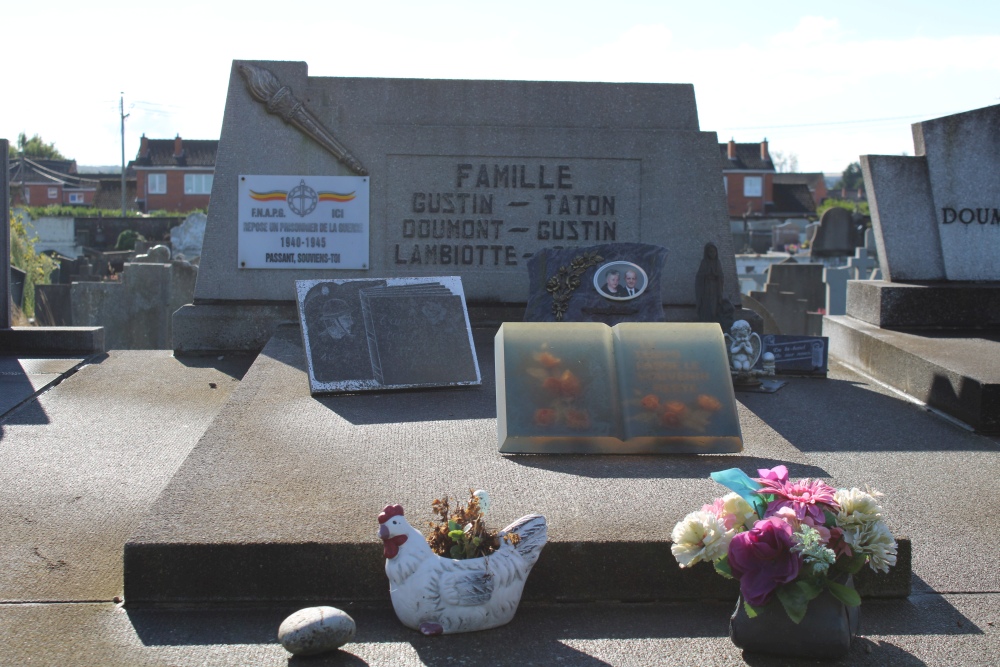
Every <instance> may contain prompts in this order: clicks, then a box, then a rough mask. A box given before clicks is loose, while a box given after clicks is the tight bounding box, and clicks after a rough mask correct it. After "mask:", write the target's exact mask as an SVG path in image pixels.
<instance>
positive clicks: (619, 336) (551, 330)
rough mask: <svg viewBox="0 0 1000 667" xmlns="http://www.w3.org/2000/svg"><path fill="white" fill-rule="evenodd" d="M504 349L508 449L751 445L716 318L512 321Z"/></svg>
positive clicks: (501, 390)
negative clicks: (744, 434) (611, 323)
mask: <svg viewBox="0 0 1000 667" xmlns="http://www.w3.org/2000/svg"><path fill="white" fill-rule="evenodd" d="M495 349H496V377H497V436H498V440H499V444H500V451H501V452H505V453H535V454H676V453H699V454H700V453H718V452H738V451H741V450H742V448H743V440H742V433H741V431H740V422H739V417H738V415H737V412H736V399H735V395H734V393H733V385H732V381H731V379H730V375H729V359H728V356H727V354H726V347H725V343H724V341H723V337H722V330H721V329H720V328H719V327H718V326H717V325H715V324H701V323H660V324H657V323H633V322H627V323H623V324H619V325H617V326H615V327H613V328H612V327H608V326H605V325H603V324H598V323H590V322H570V323H561V324H549V323H540V322H513V323H512V322H505V323H504V324H503V325H502V326H501V327H500V330H499V331H498V332H497V335H496V343H495Z"/></svg>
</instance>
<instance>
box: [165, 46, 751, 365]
mask: <svg viewBox="0 0 1000 667" xmlns="http://www.w3.org/2000/svg"><path fill="white" fill-rule="evenodd" d="M284 178H290V179H291V180H292V182H291V183H286V182H285V181H283V180H281V179H284ZM243 179H246V180H243ZM324 179H326V180H324ZM330 179H341V180H339V181H337V180H330ZM251 181H252V182H254V183H255V184H256V185H254V187H245V186H243V187H241V183H244V184H245V183H247V182H251ZM348 218H350V219H348ZM638 242H642V243H648V244H653V245H658V246H663V247H669V248H670V257H671V261H670V262H669V264H667V265H666V266H665V268H664V273H663V280H662V281H661V283H660V294H659V299H660V301H661V302H662V304H663V309H664V314H665V317H666V319H667V321H692V320H694V319H696V318H695V315H696V313H695V284H694V280H693V276H694V275H695V274H696V272H697V270H698V267H699V263H700V262H701V259H702V252H703V248H704V246H705V244H706V243H713V244H715V246H716V247H717V248H718V254H719V259H720V262H721V267H722V272H723V275H724V278H725V280H724V282H723V284H724V289H725V291H726V293H725V294H724V295H723V296H724V297H726V298H727V299H729V301H730V302H731V303H732V304H734V305H737V306H738V305H739V303H740V301H739V282H738V281H737V279H736V267H735V259H734V255H733V249H732V235H731V234H730V233H729V221H728V216H727V213H726V207H725V193H724V191H723V186H722V181H721V179H720V178H718V143H717V137H716V135H715V133H713V132H703V131H701V129H700V128H699V126H698V118H697V109H696V106H695V99H694V90H693V87H692V86H690V85H687V84H683V85H678V84H617V83H616V84H610V83H569V82H528V81H450V80H449V81H438V80H407V79H365V78H344V77H314V76H309V75H308V70H307V65H306V63H303V62H272V61H254V62H251V61H235V62H234V63H233V67H232V72H231V74H230V80H229V91H228V96H227V101H226V110H225V115H224V119H223V127H222V135H221V137H220V141H219V151H218V158H217V162H216V171H215V179H214V182H213V191H212V206H211V209H210V211H209V215H208V222H207V225H206V229H205V238H204V244H203V247H202V259H201V265H200V272H199V276H198V283H197V286H196V288H195V295H194V302H193V304H191V305H189V306H185V307H184V308H181V309H180V310H179V311H178V312H177V313H176V315H175V317H174V329H173V333H174V348H175V351H177V352H178V353H185V352H188V353H212V352H217V351H226V350H245V351H259V350H260V349H261V348H263V346H264V344H265V343H266V342H267V340H268V338H270V336H271V334H272V332H273V331H274V328H275V326H276V325H277V324H278V323H279V322H282V321H294V320H295V319H296V318H295V305H294V304H295V281H296V280H317V279H333V278H337V279H346V278H364V279H371V278H393V277H421V276H445V275H449V276H450V275H455V276H459V277H461V279H462V284H463V286H464V288H465V294H466V299H467V301H468V303H469V307H470V315H471V316H472V317H473V324H474V325H475V324H476V322H477V321H482V322H490V323H492V324H494V325H495V324H496V323H497V322H499V321H501V320H503V319H520V316H519V315H518V316H514V317H512V316H511V315H512V312H516V311H515V310H514V309H512V308H510V306H511V305H514V306H515V307H517V309H518V310H519V309H520V307H523V305H524V303H525V300H526V298H527V295H528V292H529V289H528V271H527V270H526V268H527V263H528V261H529V260H530V259H531V258H532V257H533V256H534V255H535V254H536V253H538V252H540V251H541V250H543V249H545V248H553V247H556V248H558V247H561V248H573V247H586V246H592V245H595V244H604V243H638ZM241 253H249V254H247V256H246V257H241Z"/></svg>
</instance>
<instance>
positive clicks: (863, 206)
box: [816, 197, 871, 218]
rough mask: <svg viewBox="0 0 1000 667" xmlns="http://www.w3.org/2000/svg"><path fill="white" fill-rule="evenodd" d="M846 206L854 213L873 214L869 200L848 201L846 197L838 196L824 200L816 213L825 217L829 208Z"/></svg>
mask: <svg viewBox="0 0 1000 667" xmlns="http://www.w3.org/2000/svg"><path fill="white" fill-rule="evenodd" d="M835 206H836V207H838V208H845V209H847V210H848V211H851V212H852V213H860V214H861V215H866V216H867V215H871V211H870V209H869V208H868V202H866V201H861V202H857V201H848V200H846V199H839V198H837V197H827V198H826V199H824V200H823V203H822V204H820V205H819V206H817V207H816V215H817V216H819V217H821V218H822V217H823V214H824V213H826V212H827V210H828V209H831V208H833V207H835Z"/></svg>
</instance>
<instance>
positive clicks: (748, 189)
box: [743, 176, 764, 197]
mask: <svg viewBox="0 0 1000 667" xmlns="http://www.w3.org/2000/svg"><path fill="white" fill-rule="evenodd" d="M763 181H764V179H763V178H761V177H760V176H745V177H744V178H743V196H744V197H760V196H761V195H762V194H763V187H762V186H763Z"/></svg>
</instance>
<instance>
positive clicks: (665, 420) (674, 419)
mask: <svg viewBox="0 0 1000 667" xmlns="http://www.w3.org/2000/svg"><path fill="white" fill-rule="evenodd" d="M660 423H661V424H663V425H664V426H667V427H669V428H674V427H677V426H680V425H681V413H679V412H674V411H672V410H667V411H666V412H664V413H663V414H662V415H660Z"/></svg>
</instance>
